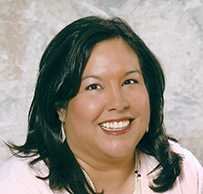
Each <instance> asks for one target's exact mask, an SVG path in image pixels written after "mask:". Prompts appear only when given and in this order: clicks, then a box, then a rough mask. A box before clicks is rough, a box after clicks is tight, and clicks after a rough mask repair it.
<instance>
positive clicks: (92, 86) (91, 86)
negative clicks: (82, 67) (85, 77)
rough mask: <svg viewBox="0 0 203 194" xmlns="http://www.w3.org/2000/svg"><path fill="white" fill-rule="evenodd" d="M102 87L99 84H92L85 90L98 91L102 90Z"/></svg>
mask: <svg viewBox="0 0 203 194" xmlns="http://www.w3.org/2000/svg"><path fill="white" fill-rule="evenodd" d="M100 88H101V87H100V86H99V85H98V84H92V85H89V86H87V87H86V88H85V90H96V89H100Z"/></svg>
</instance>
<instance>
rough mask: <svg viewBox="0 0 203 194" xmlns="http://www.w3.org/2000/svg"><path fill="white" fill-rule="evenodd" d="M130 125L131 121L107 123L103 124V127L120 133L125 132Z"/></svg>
mask: <svg viewBox="0 0 203 194" xmlns="http://www.w3.org/2000/svg"><path fill="white" fill-rule="evenodd" d="M129 124H130V121H129V120H127V121H120V122H106V123H101V124H100V125H101V127H102V128H103V129H105V130H107V131H119V130H123V129H124V128H126V127H128V126H129Z"/></svg>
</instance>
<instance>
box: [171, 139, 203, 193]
mask: <svg viewBox="0 0 203 194" xmlns="http://www.w3.org/2000/svg"><path fill="white" fill-rule="evenodd" d="M170 146H171V149H172V151H174V152H176V153H178V154H179V155H180V156H181V157H182V158H183V161H182V172H181V174H180V176H179V179H178V181H179V183H180V184H182V185H183V186H184V188H185V190H186V188H187V187H188V188H187V190H191V191H193V192H194V193H198V194H202V192H203V168H202V166H201V164H200V163H199V161H198V160H197V159H196V158H195V156H194V155H193V154H192V153H191V152H190V151H189V150H187V149H185V148H182V147H181V146H180V145H179V144H178V143H175V142H172V141H170ZM195 190H196V191H195Z"/></svg>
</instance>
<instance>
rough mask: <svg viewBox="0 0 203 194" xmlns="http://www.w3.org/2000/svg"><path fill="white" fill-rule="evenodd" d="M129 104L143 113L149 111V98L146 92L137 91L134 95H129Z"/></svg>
mask: <svg viewBox="0 0 203 194" xmlns="http://www.w3.org/2000/svg"><path fill="white" fill-rule="evenodd" d="M128 99H129V102H130V104H131V106H132V107H134V108H135V109H140V110H143V111H149V107H150V106H149V96H148V93H147V91H145V90H144V91H143V90H140V91H137V92H136V93H134V94H133V93H131V94H129V95H128Z"/></svg>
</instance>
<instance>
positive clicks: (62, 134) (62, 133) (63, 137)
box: [60, 122, 66, 143]
mask: <svg viewBox="0 0 203 194" xmlns="http://www.w3.org/2000/svg"><path fill="white" fill-rule="evenodd" d="M60 139H61V142H62V143H64V141H65V140H66V134H65V131H64V128H63V122H61V133H60Z"/></svg>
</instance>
